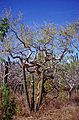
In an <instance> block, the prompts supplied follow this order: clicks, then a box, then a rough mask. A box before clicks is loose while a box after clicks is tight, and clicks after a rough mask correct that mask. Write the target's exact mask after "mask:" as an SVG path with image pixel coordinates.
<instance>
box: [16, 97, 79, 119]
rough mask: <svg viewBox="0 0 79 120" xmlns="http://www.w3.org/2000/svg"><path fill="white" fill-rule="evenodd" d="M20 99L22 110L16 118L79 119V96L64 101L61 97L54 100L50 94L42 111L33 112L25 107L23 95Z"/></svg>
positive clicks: (44, 102) (43, 104)
mask: <svg viewBox="0 0 79 120" xmlns="http://www.w3.org/2000/svg"><path fill="white" fill-rule="evenodd" d="M48 96H49V95H48ZM18 101H19V102H18V104H19V105H21V112H20V113H18V114H17V115H16V116H15V117H14V120H79V97H78V96H73V98H72V100H71V101H68V100H67V99H66V100H64V101H62V100H60V98H58V99H54V100H53V99H52V96H51V95H50V97H49V99H48V98H46V100H44V101H43V103H42V106H41V108H40V111H39V112H38V113H31V114H30V113H29V111H28V109H27V107H25V105H24V101H23V98H22V97H21V96H19V99H18ZM21 103H22V104H21Z"/></svg>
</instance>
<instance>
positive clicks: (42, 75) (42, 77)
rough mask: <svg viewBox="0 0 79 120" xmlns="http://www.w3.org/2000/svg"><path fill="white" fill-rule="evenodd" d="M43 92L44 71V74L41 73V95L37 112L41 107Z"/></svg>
mask: <svg viewBox="0 0 79 120" xmlns="http://www.w3.org/2000/svg"><path fill="white" fill-rule="evenodd" d="M43 91H44V71H42V73H41V86H40V94H39V98H38V103H37V106H36V112H37V111H38V110H39V108H40V106H41V102H42V94H43Z"/></svg>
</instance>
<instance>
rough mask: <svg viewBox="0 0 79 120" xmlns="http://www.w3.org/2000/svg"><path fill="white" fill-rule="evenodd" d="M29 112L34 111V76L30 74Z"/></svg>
mask: <svg viewBox="0 0 79 120" xmlns="http://www.w3.org/2000/svg"><path fill="white" fill-rule="evenodd" d="M31 111H34V75H33V74H32V98H31Z"/></svg>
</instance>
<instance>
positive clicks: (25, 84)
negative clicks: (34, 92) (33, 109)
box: [23, 66, 30, 109]
mask: <svg viewBox="0 0 79 120" xmlns="http://www.w3.org/2000/svg"><path fill="white" fill-rule="evenodd" d="M23 77H24V82H23V87H24V93H25V95H26V99H27V104H28V107H29V109H30V101H29V95H28V88H27V80H26V73H25V66H23Z"/></svg>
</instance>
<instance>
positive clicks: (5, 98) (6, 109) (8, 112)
mask: <svg viewBox="0 0 79 120" xmlns="http://www.w3.org/2000/svg"><path fill="white" fill-rule="evenodd" d="M1 110H2V113H4V116H5V120H11V118H12V116H13V115H14V114H15V112H16V102H15V99H14V98H13V99H11V100H10V93H9V90H8V88H7V85H6V83H5V82H3V86H2V106H1ZM1 116H2V115H1Z"/></svg>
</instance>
